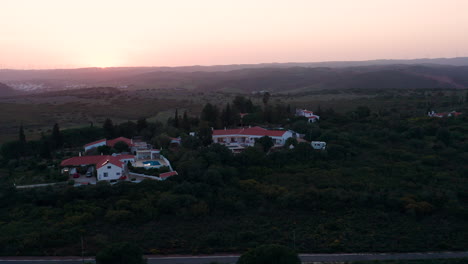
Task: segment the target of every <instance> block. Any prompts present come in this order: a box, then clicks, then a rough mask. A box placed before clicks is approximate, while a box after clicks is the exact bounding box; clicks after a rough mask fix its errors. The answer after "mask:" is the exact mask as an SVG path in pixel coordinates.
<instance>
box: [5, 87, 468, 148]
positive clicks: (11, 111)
mask: <svg viewBox="0 0 468 264" xmlns="http://www.w3.org/2000/svg"><path fill="white" fill-rule="evenodd" d="M465 94H466V91H465V90H449V91H444V92H442V91H441V90H429V91H420V90H417V91H416V90H414V91H413V90H386V91H383V90H347V91H339V90H329V91H327V90H322V91H314V92H309V93H295V94H288V93H277V94H272V97H271V99H270V104H271V105H275V104H282V103H284V104H289V105H291V108H295V107H298V108H307V109H311V110H316V109H317V108H318V107H320V108H321V109H322V110H324V109H328V108H333V109H334V110H335V111H336V112H341V113H344V112H347V111H350V110H352V109H354V108H355V107H356V105H365V106H368V107H369V108H371V109H372V110H383V109H386V110H389V109H392V108H395V109H397V108H401V107H404V108H405V111H408V110H410V111H412V112H413V114H415V115H424V114H425V112H426V110H427V108H428V106H429V105H432V104H434V103H437V104H439V105H441V106H442V108H440V107H439V108H437V109H436V110H438V111H441V110H454V109H456V107H457V102H459V101H460V100H465V99H464V96H465ZM236 95H239V93H233V92H226V91H224V92H196V91H193V90H189V89H171V90H169V89H149V88H148V89H136V90H128V91H122V90H118V89H115V88H99V89H98V88H96V89H81V90H75V91H63V92H51V93H44V94H36V95H29V96H19V97H9V98H2V99H0V108H1V109H2V111H1V112H0V144H1V143H3V142H6V141H9V140H13V139H16V137H17V133H18V128H19V126H20V124H23V126H24V128H25V133H26V136H27V138H28V139H37V138H39V137H40V135H41V133H46V132H50V129H51V128H52V126H53V125H54V124H55V123H58V124H59V125H60V127H61V128H76V127H83V126H89V125H90V124H91V123H93V124H95V125H99V126H100V125H102V123H103V122H104V120H105V119H106V118H111V119H112V120H113V121H114V123H121V122H125V121H128V120H132V121H134V120H136V119H138V118H141V117H145V118H148V119H149V120H151V121H154V120H158V121H161V122H166V121H167V119H168V118H169V117H172V116H173V114H174V112H175V109H176V108H178V109H179V113H180V114H182V113H183V111H184V110H187V112H188V113H189V115H192V116H198V115H199V113H200V111H201V109H202V107H203V105H204V104H206V103H208V102H210V103H212V104H216V105H219V106H222V105H224V104H226V103H227V102H229V101H231V100H232V99H233V98H234V97H235V96H236ZM244 95H245V96H247V97H250V98H251V99H252V101H253V102H254V103H255V104H260V105H261V104H262V96H261V95H253V94H244ZM402 102H404V103H402Z"/></svg>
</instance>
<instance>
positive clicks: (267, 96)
mask: <svg viewBox="0 0 468 264" xmlns="http://www.w3.org/2000/svg"><path fill="white" fill-rule="evenodd" d="M270 97H271V94H270V93H269V92H265V93H264V94H263V98H262V101H263V104H264V105H265V106H266V105H267V104H268V101H270Z"/></svg>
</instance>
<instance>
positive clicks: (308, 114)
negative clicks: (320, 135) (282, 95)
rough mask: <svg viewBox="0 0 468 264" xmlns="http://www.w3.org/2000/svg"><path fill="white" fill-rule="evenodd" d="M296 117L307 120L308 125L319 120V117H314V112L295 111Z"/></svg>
mask: <svg viewBox="0 0 468 264" xmlns="http://www.w3.org/2000/svg"><path fill="white" fill-rule="evenodd" d="M296 116H303V117H305V118H307V120H308V122H309V123H314V122H317V121H319V120H320V116H318V115H315V114H314V112H312V111H309V110H306V109H296Z"/></svg>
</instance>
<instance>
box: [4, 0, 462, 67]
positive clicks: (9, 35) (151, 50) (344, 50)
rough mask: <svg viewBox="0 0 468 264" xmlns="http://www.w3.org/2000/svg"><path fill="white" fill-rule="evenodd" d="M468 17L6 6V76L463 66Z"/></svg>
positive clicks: (410, 4) (457, 12)
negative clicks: (277, 66) (457, 62)
mask: <svg viewBox="0 0 468 264" xmlns="http://www.w3.org/2000/svg"><path fill="white" fill-rule="evenodd" d="M25 6H27V8H25ZM467 10H468V1H466V0H411V1H408V0H359V1H348V0H328V1H323V0H291V1H281V0H256V1H250V0H237V1H219V0H199V1H191V0H180V1H165V0H100V1H94V0H82V1H63V0H41V1H36V0H2V15H1V16H0V69H1V68H36V69H40V68H78V67H92V66H94V67H120V66H124V67H129V66H183V65H219V64H249V63H269V62H312V61H336V60H340V61H342V60H369V59H413V58H438V57H461V56H468V34H467V33H466V32H468V16H467V15H466V11H467Z"/></svg>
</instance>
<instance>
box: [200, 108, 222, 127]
mask: <svg viewBox="0 0 468 264" xmlns="http://www.w3.org/2000/svg"><path fill="white" fill-rule="evenodd" d="M200 119H201V120H202V121H207V122H208V125H209V126H212V127H218V120H219V110H218V108H217V107H216V106H214V105H212V104H210V103H207V104H206V105H205V107H203V110H202V113H201V117H200Z"/></svg>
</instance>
